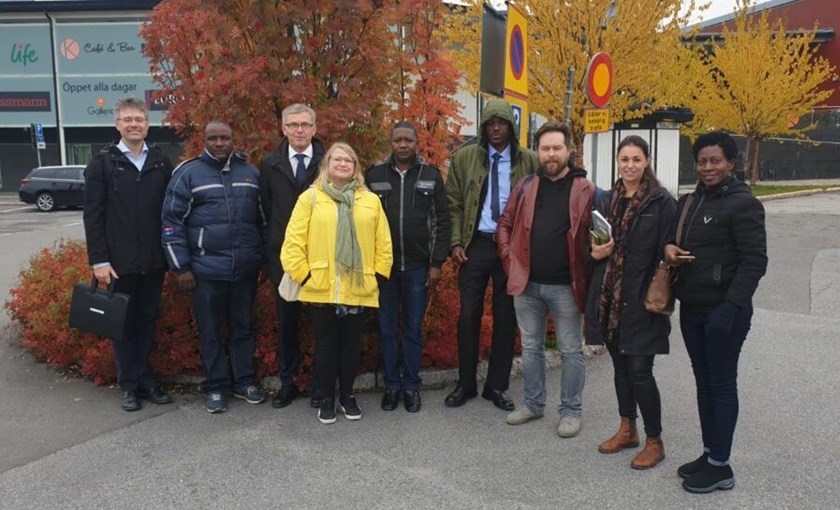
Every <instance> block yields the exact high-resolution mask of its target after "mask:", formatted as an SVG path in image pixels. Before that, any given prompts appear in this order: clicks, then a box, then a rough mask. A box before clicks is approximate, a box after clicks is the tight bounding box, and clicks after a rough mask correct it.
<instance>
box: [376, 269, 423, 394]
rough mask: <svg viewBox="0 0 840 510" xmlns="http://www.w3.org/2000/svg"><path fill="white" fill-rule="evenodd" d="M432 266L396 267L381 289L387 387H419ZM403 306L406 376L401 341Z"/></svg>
mask: <svg viewBox="0 0 840 510" xmlns="http://www.w3.org/2000/svg"><path fill="white" fill-rule="evenodd" d="M428 273H429V271H428V269H425V268H421V269H412V270H409V271H398V270H396V269H395V270H394V271H392V272H391V279H390V280H388V281H387V282H386V283H385V284H384V285H382V286H381V287H380V288H379V342H380V348H381V352H382V363H383V365H384V366H385V388H386V389H389V390H399V389H403V390H411V391H414V390H418V389H419V388H420V357H421V356H422V355H423V317H424V316H425V315H426V303H427V299H428V295H429V293H428V289H427V288H426V280H427V278H428ZM400 308H402V337H403V341H402V375H400V346H399V345H398V341H397V330H398V328H399V320H398V319H399V312H400Z"/></svg>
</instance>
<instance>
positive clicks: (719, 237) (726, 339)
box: [665, 132, 767, 493]
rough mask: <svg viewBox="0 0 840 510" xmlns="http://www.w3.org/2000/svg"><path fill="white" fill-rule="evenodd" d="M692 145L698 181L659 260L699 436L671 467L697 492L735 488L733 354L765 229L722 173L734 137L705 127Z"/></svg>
mask: <svg viewBox="0 0 840 510" xmlns="http://www.w3.org/2000/svg"><path fill="white" fill-rule="evenodd" d="M693 151H694V161H695V162H696V164H697V177H698V180H699V182H698V184H697V188H696V189H695V190H694V192H693V193H691V194H690V195H686V196H684V197H682V198H681V199H680V202H679V208H680V211H682V208H683V207H688V211H687V218H688V220H687V221H686V223H685V227H684V228H683V232H682V237H681V239H682V241H681V242H680V245H679V246H676V245H674V244H669V245H668V246H666V247H665V261H666V262H668V263H669V264H672V265H678V266H680V273H679V279H678V280H677V283H676V285H675V287H674V294H675V295H676V297H677V299H679V300H680V329H681V330H682V336H683V340H684V341H685V348H686V350H687V351H688V355H689V357H690V358H691V367H692V369H693V370H694V379H695V381H696V383H697V409H698V411H699V414H700V429H701V431H702V436H703V453H702V455H700V457H698V458H697V459H696V460H694V461H692V462H689V463H687V464H683V465H682V466H680V467H679V469H677V473H678V474H679V475H680V477H682V478H684V479H685V480H684V481H683V488H684V489H685V490H687V491H689V492H700V493H705V492H712V491H714V490H716V489H731V488H732V487H734V486H735V476H734V475H733V474H732V467H731V466H730V465H729V453H730V450H731V449H732V437H733V435H734V433H735V423H736V422H737V420H738V359H739V357H740V354H741V346H742V345H743V344H744V340H746V338H747V332H748V331H749V330H750V322H751V320H752V313H753V309H752V296H753V294H754V293H755V290H756V288H757V287H758V281H759V280H760V279H761V277H762V276H764V273H765V272H766V270H767V231H766V228H765V224H764V207H763V206H762V205H761V202H759V201H758V200H757V199H756V198H755V197H753V195H752V192H751V191H750V189H749V186H747V185H746V184H744V183H743V182H740V181H737V180H735V179H734V178H733V177H732V176H731V175H730V173H731V172H732V169H733V168H734V167H735V158H736V157H737V155H738V147H737V146H736V145H735V140H734V139H733V138H732V137H731V136H730V135H728V134H726V133H721V132H711V133H706V134H704V135H702V136H700V137H698V138H697V141H695V142H694V147H693ZM689 197H690V200H691V201H690V202H688V200H689Z"/></svg>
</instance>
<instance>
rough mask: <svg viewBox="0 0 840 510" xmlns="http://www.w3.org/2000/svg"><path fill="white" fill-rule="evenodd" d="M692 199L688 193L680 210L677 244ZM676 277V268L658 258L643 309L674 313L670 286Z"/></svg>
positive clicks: (680, 238) (660, 312)
mask: <svg viewBox="0 0 840 510" xmlns="http://www.w3.org/2000/svg"><path fill="white" fill-rule="evenodd" d="M693 200H694V195H689V196H688V198H687V199H686V200H685V203H684V204H683V209H682V211H681V212H680V221H679V223H677V236H676V237H677V238H676V243H677V246H679V245H680V242H681V240H682V232H683V225H684V224H685V218H686V216H687V215H688V209H689V207H691V202H692V201H693ZM676 279H677V268H676V267H674V266H672V265H671V264H668V263H667V262H665V260H660V261H659V264H657V265H656V270H655V271H654V272H653V279H652V280H651V281H650V286H648V290H647V294H646V295H645V310H647V311H649V312H651V313H658V314H662V315H671V314H672V313H674V291H673V289H672V288H671V287H672V286H673V285H674V282H675V281H676Z"/></svg>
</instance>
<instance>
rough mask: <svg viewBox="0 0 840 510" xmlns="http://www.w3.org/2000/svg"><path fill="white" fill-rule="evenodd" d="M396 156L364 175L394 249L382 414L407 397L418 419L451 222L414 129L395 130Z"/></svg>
mask: <svg viewBox="0 0 840 510" xmlns="http://www.w3.org/2000/svg"><path fill="white" fill-rule="evenodd" d="M391 151H392V152H391V155H390V156H389V157H388V158H386V159H385V161H382V162H380V163H377V164H376V165H374V166H373V167H371V168H370V169H368V171H367V173H366V174H365V183H366V184H367V186H368V187H369V188H370V189H371V191H373V192H374V193H376V194H377V195H379V198H380V199H381V200H382V207H383V209H384V210H385V215H386V216H387V217H388V224H389V225H390V228H391V240H392V241H393V248H394V266H393V269H392V270H391V276H390V278H389V279H388V281H387V282H383V283H382V284H381V285H380V286H379V341H380V344H381V346H382V362H383V365H384V366H385V394H384V395H383V396H382V409H383V410H385V411H393V410H394V409H396V407H397V404H398V403H399V400H400V395H401V394H402V395H403V399H404V400H403V401H404V403H405V409H406V410H407V411H408V412H410V413H416V412H417V411H419V410H420V406H421V404H420V359H421V357H422V354H423V317H425V315H426V304H427V300H428V290H429V288H430V287H432V286H433V285H435V283H436V282H437V281H438V280H440V267H441V265H442V264H443V262H444V261H445V260H446V257H447V256H448V255H449V239H450V235H451V232H450V219H449V209H448V206H447V203H446V188H445V187H444V184H443V179H442V178H441V176H440V170H438V169H437V168H435V167H434V166H432V165H430V164H428V163H426V162H425V161H424V160H423V158H422V157H421V156H420V155H419V154H417V130H416V129H415V128H414V126H412V125H411V124H409V123H407V122H398V123H397V124H396V125H395V126H394V128H393V129H391ZM400 309H402V313H401V314H400V313H399V312H400ZM400 316H401V317H402V321H401V322H402V327H401V328H399V325H400V324H399V323H400V321H399V317H400ZM398 329H401V330H402V337H403V341H402V357H400V346H399V343H398V340H397V335H398ZM400 358H402V359H400ZM400 361H402V370H400Z"/></svg>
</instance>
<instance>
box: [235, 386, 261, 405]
mask: <svg viewBox="0 0 840 510" xmlns="http://www.w3.org/2000/svg"><path fill="white" fill-rule="evenodd" d="M233 396H234V397H236V398H241V399H242V400H244V401H245V402H248V403H249V404H262V403H263V401H264V400H265V394H264V393H263V392H262V390H261V389H259V388H257V387H256V386H254V385H253V384H249V385H248V386H243V387H241V388H239V389H236V390H233Z"/></svg>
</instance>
